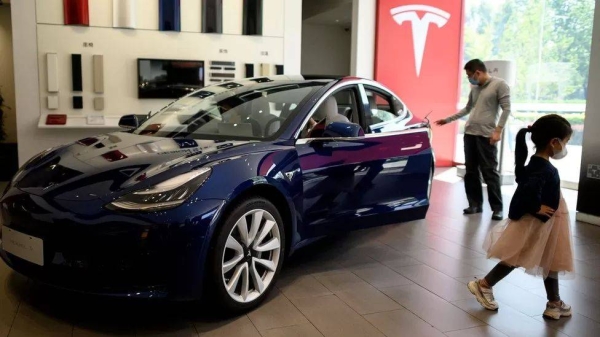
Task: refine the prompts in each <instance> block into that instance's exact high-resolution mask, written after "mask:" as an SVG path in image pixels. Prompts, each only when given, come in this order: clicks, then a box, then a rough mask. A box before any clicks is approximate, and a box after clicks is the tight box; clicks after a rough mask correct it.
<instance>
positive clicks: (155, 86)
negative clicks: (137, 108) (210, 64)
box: [138, 59, 204, 98]
mask: <svg viewBox="0 0 600 337" xmlns="http://www.w3.org/2000/svg"><path fill="white" fill-rule="evenodd" d="M203 87H204V62H203V61H184V60H155V59H138V98H179V97H182V96H185V95H187V94H189V93H191V92H193V91H196V90H198V89H201V88H203Z"/></svg>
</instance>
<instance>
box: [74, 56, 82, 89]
mask: <svg viewBox="0 0 600 337" xmlns="http://www.w3.org/2000/svg"><path fill="white" fill-rule="evenodd" d="M82 75H83V74H82V70H81V54H71V78H72V81H71V83H72V85H73V91H83V76H82Z"/></svg>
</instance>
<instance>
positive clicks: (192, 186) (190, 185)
mask: <svg viewBox="0 0 600 337" xmlns="http://www.w3.org/2000/svg"><path fill="white" fill-rule="evenodd" d="M211 172H212V169H211V168H201V169H198V170H194V171H191V172H188V173H185V174H182V175H180V176H177V177H175V178H171V179H169V180H166V181H163V182H162V183H160V184H156V185H154V186H152V187H150V188H146V189H143V190H138V191H135V192H132V193H130V194H127V195H124V196H122V197H120V198H118V199H117V200H115V201H113V202H111V203H110V204H108V207H109V208H112V209H120V210H127V211H145V212H151V211H159V210H165V209H169V208H174V207H177V206H179V205H181V204H183V203H184V202H185V200H186V199H187V198H189V197H190V196H191V195H192V194H193V193H194V192H195V191H196V190H197V189H198V188H200V186H202V184H204V182H205V181H206V179H208V177H209V176H210V174H211Z"/></svg>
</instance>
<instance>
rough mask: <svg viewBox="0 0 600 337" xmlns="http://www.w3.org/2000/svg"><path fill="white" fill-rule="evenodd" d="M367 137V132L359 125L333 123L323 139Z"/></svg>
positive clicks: (327, 128)
mask: <svg viewBox="0 0 600 337" xmlns="http://www.w3.org/2000/svg"><path fill="white" fill-rule="evenodd" d="M364 135H365V131H364V130H363V129H362V128H361V127H360V125H358V124H350V123H331V124H329V125H327V126H326V127H325V131H324V132H323V136H322V137H323V138H356V137H362V136H364Z"/></svg>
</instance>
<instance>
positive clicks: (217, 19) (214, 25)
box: [202, 0, 223, 34]
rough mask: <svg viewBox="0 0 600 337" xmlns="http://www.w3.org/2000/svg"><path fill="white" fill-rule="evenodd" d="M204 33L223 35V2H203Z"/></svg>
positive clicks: (215, 0) (221, 0) (218, 0)
mask: <svg viewBox="0 0 600 337" xmlns="http://www.w3.org/2000/svg"><path fill="white" fill-rule="evenodd" d="M202 33H216V34H221V33H223V0H202Z"/></svg>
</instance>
